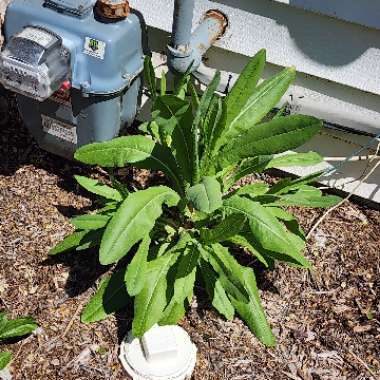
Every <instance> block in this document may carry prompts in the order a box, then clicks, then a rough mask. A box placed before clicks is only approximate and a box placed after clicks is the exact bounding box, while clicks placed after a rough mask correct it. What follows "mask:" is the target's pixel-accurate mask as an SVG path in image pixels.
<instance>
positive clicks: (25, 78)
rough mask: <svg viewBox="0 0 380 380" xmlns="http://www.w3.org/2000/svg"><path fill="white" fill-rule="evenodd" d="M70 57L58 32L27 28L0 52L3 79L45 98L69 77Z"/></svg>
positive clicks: (15, 88) (5, 83)
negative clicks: (56, 33)
mask: <svg viewBox="0 0 380 380" xmlns="http://www.w3.org/2000/svg"><path fill="white" fill-rule="evenodd" d="M69 73H70V57H69V53H68V51H67V50H66V49H64V47H63V46H62V40H61V38H59V37H58V36H57V35H55V34H54V33H52V32H49V31H48V30H45V29H40V28H37V27H26V28H25V29H24V30H22V31H21V32H20V33H18V34H16V35H14V36H12V37H11V38H10V39H9V41H8V43H7V45H6V47H5V50H4V51H3V52H2V53H1V55H0V81H1V82H2V84H3V86H4V87H5V88H7V89H9V90H11V91H14V92H17V93H20V94H23V95H26V96H28V97H31V98H33V99H36V100H39V101H43V100H46V99H47V98H49V97H50V96H51V95H52V94H53V93H54V92H55V91H57V90H58V89H59V88H60V86H61V85H62V83H63V82H64V81H65V80H67V79H69Z"/></svg>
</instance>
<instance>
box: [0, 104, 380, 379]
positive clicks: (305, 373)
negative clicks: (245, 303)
mask: <svg viewBox="0 0 380 380" xmlns="http://www.w3.org/2000/svg"><path fill="white" fill-rule="evenodd" d="M0 99H3V98H0ZM11 105H12V102H11ZM1 106H2V104H1V103H0V107H1ZM3 106H4V105H3ZM12 107H13V106H12ZM16 115H17V113H16V112H15V110H13V111H12V112H11V113H10V114H9V118H8V120H4V118H3V120H4V122H3V125H1V126H0V128H1V134H0V157H1V159H0V309H5V310H6V311H8V312H9V313H10V314H11V315H13V316H21V315H32V316H34V317H35V318H36V319H37V321H38V323H39V326H40V328H39V329H38V330H37V331H36V333H35V334H33V335H31V336H29V337H27V338H26V339H24V340H20V341H17V342H12V344H7V345H5V346H2V347H1V349H10V350H12V351H13V353H14V356H15V359H14V361H13V363H12V365H11V372H12V375H13V379H15V380H19V379H23V380H37V379H41V380H53V379H54V380H56V379H60V380H71V379H73V380H74V379H75V380H84V379H86V380H97V379H99V380H100V379H102V380H103V379H112V380H121V379H126V378H127V376H126V375H125V373H124V372H123V370H122V368H121V366H120V364H119V362H118V343H119V342H120V340H121V339H122V338H123V337H124V335H125V334H126V332H127V331H128V329H129V327H130V323H131V316H132V314H131V313H132V310H126V311H124V312H123V313H119V314H118V315H117V316H115V317H112V318H110V319H108V320H107V321H103V322H101V323H97V324H94V325H83V324H81V323H80V321H79V315H80V312H81V310H82V308H83V306H84V305H85V304H86V303H87V301H88V300H89V298H90V297H91V295H92V294H93V293H94V290H95V285H94V284H95V283H97V282H98V281H99V279H100V278H101V276H102V275H103V274H104V273H105V272H106V271H108V270H109V268H107V267H102V266H100V265H99V264H98V260H97V253H96V251H88V252H85V253H80V254H75V253H73V254H66V255H63V256H61V257H59V258H56V259H51V258H48V255H47V254H48V251H49V249H50V248H51V247H53V246H54V245H55V244H56V243H57V242H59V241H60V240H62V239H63V237H64V236H65V235H66V234H68V233H69V232H70V231H71V230H72V227H71V226H70V224H69V223H68V218H69V217H70V216H73V215H75V214H78V213H82V212H83V211H84V210H87V209H89V208H91V207H93V202H94V200H93V199H91V198H89V196H88V194H86V193H85V192H83V191H82V190H80V189H79V187H78V186H77V185H76V183H75V181H74V180H73V177H72V176H73V175H74V174H82V175H92V176H94V177H104V172H102V171H101V170H98V169H90V168H86V167H84V166H81V165H79V164H77V163H75V162H70V161H66V160H64V159H60V158H57V157H55V156H53V155H51V154H48V153H46V152H43V151H41V150H40V149H39V148H38V147H37V146H36V144H35V142H34V141H33V140H32V138H31V137H30V135H29V134H28V133H27V131H26V130H25V128H24V127H23V126H22V123H21V122H20V120H19V119H18V117H17V116H16ZM122 174H123V175H125V176H127V177H128V176H129V178H131V173H130V171H128V170H126V171H125V172H124V173H122ZM149 179H150V178H149V173H146V172H142V173H141V172H140V173H135V175H134V181H136V185H137V186H138V185H139V184H141V181H142V180H144V181H146V180H149ZM268 179H269V180H270V178H268ZM272 180H273V179H272ZM293 211H294V212H295V213H296V214H297V216H298V217H299V218H300V221H301V223H302V225H303V227H304V228H305V229H306V230H308V229H309V228H310V227H311V226H312V225H313V223H314V222H315V221H316V220H317V219H318V218H319V217H320V216H321V215H322V213H323V211H322V210H311V209H303V210H300V209H294V210H293ZM379 247H380V212H378V211H375V210H371V209H369V208H364V207H361V206H359V205H357V204H353V203H346V204H345V205H344V206H342V207H340V208H339V209H338V210H336V211H335V212H333V213H332V214H331V215H330V216H329V217H328V218H327V220H326V221H325V222H324V223H323V224H322V225H321V226H320V227H319V228H318V229H317V230H316V232H315V234H314V235H313V237H312V238H311V240H310V242H309V244H308V248H307V252H306V255H307V257H308V258H309V259H310V260H311V261H312V263H313V264H314V269H313V270H312V271H310V272H308V271H304V270H298V269H294V268H290V267H288V266H286V265H283V264H279V265H277V266H276V268H275V269H274V270H273V271H263V270H262V268H260V267H259V266H257V263H255V262H254V261H251V264H252V266H254V268H255V270H256V273H257V276H258V283H259V286H260V289H261V296H262V299H263V303H264V307H265V309H266V311H267V314H268V316H269V320H270V322H271V324H272V326H273V329H274V332H275V334H276V336H277V338H278V344H277V346H276V347H275V348H271V349H266V348H265V347H263V346H262V345H261V344H260V343H258V341H257V340H256V339H255V337H254V336H253V335H252V334H251V333H250V331H249V330H248V329H247V328H246V327H245V326H244V324H243V323H242V322H241V321H240V320H239V319H237V318H236V319H235V320H234V321H232V322H228V321H225V320H224V319H223V318H221V317H219V316H218V315H217V314H216V313H215V312H214V311H213V310H212V309H211V308H210V307H209V304H208V302H207V300H206V298H205V295H204V291H203V289H201V288H198V289H197V297H196V298H195V299H194V302H193V303H192V305H191V309H190V310H189V312H188V314H187V317H186V318H185V319H184V320H183V322H182V326H183V327H184V328H185V329H186V330H187V331H188V332H189V333H190V335H191V337H192V339H193V341H194V342H195V343H196V344H197V347H198V350H199V353H198V362H197V367H196V371H195V374H194V379H197V380H207V379H210V380H211V379H213V380H221V379H226V380H248V379H260V380H261V379H263V380H264V379H273V380H277V379H303V380H330V379H331V380H332V379H337V380H338V379H342V380H343V379H347V380H350V379H357V380H364V379H375V380H376V379H379V378H380V258H379V251H380V249H379Z"/></svg>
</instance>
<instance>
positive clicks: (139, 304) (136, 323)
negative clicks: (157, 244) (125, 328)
mask: <svg viewBox="0 0 380 380" xmlns="http://www.w3.org/2000/svg"><path fill="white" fill-rule="evenodd" d="M176 259H177V255H174V254H172V255H164V256H161V257H159V258H158V259H155V260H153V261H150V262H149V263H148V270H147V278H148V279H149V281H146V282H145V286H144V288H143V290H142V291H141V292H140V293H139V294H138V295H137V296H136V298H135V315H134V319H133V323H132V332H133V335H134V336H135V337H138V338H139V337H142V336H143V335H144V333H145V332H146V331H148V330H149V329H150V328H151V327H153V326H154V325H155V324H156V323H158V322H159V321H160V319H161V318H162V316H163V312H164V310H165V307H166V306H167V299H166V290H167V285H168V284H167V279H166V275H167V273H168V270H169V268H170V267H171V265H173V264H174V262H175V260H176Z"/></svg>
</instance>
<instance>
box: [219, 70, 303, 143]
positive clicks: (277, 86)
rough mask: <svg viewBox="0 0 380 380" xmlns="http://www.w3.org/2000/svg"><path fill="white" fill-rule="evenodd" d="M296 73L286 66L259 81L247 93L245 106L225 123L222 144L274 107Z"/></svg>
mask: <svg viewBox="0 0 380 380" xmlns="http://www.w3.org/2000/svg"><path fill="white" fill-rule="evenodd" d="M295 76H296V73H295V70H294V69H293V68H288V69H285V70H283V71H282V72H280V73H279V74H277V75H275V76H274V77H273V78H271V79H268V80H266V81H264V82H263V83H261V84H260V85H259V86H258V87H257V88H256V89H255V91H254V93H253V94H252V95H251V94H247V95H248V96H250V95H251V96H250V97H249V99H248V101H247V102H246V104H245V106H244V107H242V108H241V110H240V112H239V113H238V114H237V115H236V116H235V117H234V118H233V119H232V120H230V121H229V123H228V124H227V125H226V129H225V132H224V133H223V135H222V136H221V139H222V143H221V144H220V145H222V144H224V143H226V142H228V141H229V140H230V139H231V138H234V137H236V136H238V135H240V134H241V133H242V132H245V131H247V130H249V129H251V127H253V126H254V125H256V124H257V123H258V122H260V121H261V120H262V118H263V117H264V116H266V115H267V114H268V112H269V111H271V109H272V108H274V107H275V106H276V105H277V103H278V102H279V101H280V99H281V98H282V96H283V95H284V94H285V92H286V91H287V89H288V88H289V86H290V84H291V83H292V82H293V80H294V79H295Z"/></svg>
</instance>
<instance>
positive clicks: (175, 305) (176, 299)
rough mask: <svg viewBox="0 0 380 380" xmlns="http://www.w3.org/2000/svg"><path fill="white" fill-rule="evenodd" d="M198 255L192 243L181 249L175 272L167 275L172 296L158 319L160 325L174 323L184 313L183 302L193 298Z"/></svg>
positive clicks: (185, 302)
mask: <svg viewBox="0 0 380 380" xmlns="http://www.w3.org/2000/svg"><path fill="white" fill-rule="evenodd" d="M199 256H200V253H199V250H198V248H197V247H196V246H195V245H193V244H189V245H188V246H187V247H185V248H184V249H183V252H182V253H181V256H180V258H179V260H178V262H177V267H176V270H175V273H174V274H172V275H171V276H168V282H169V286H170V285H172V289H170V294H172V296H171V300H170V302H169V304H168V306H167V307H166V308H165V310H164V313H163V316H162V318H161V319H160V325H168V324H170V325H171V324H176V323H177V322H178V321H179V320H180V319H182V318H183V316H184V315H185V312H186V308H185V304H187V302H190V301H191V299H192V298H193V292H194V283H195V278H196V271H197V264H198V261H199ZM167 293H168V292H167Z"/></svg>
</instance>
